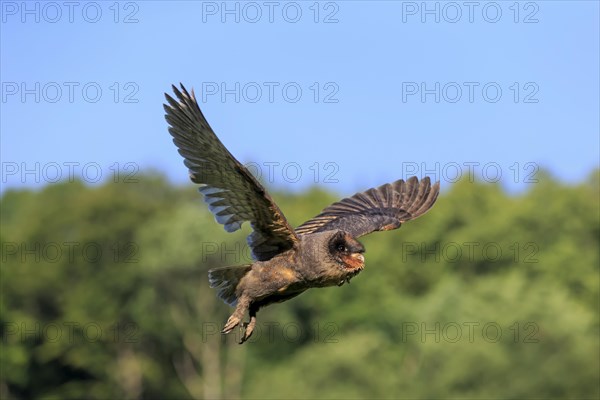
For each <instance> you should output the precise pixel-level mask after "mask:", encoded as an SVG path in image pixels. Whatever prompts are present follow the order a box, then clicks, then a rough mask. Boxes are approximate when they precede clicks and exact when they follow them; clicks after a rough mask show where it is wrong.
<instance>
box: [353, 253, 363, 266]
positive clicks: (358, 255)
mask: <svg viewBox="0 0 600 400" xmlns="http://www.w3.org/2000/svg"><path fill="white" fill-rule="evenodd" d="M350 257H352V258H354V259H355V260H357V261H359V262H360V263H361V264H364V263H365V256H363V255H362V254H361V253H352V254H350Z"/></svg>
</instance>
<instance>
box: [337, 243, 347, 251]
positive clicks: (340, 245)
mask: <svg viewBox="0 0 600 400" xmlns="http://www.w3.org/2000/svg"><path fill="white" fill-rule="evenodd" d="M337 249H338V251H346V246H344V245H343V244H338V247H337Z"/></svg>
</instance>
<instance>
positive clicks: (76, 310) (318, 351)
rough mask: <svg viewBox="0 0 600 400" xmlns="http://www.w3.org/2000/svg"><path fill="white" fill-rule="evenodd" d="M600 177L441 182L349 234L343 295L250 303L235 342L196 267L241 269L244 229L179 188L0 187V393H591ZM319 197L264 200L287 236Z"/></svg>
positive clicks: (595, 363) (160, 181) (153, 184)
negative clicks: (352, 259)
mask: <svg viewBox="0 0 600 400" xmlns="http://www.w3.org/2000/svg"><path fill="white" fill-rule="evenodd" d="M599 177H600V174H599V172H598V171H595V172H594V173H593V174H592V175H591V176H590V178H589V180H588V181H587V182H585V183H582V184H578V185H570V186H569V185H565V184H563V183H560V182H557V181H555V180H553V179H552V178H551V177H549V176H548V175H543V176H540V177H539V183H537V184H533V185H531V188H530V189H529V190H528V191H527V192H526V193H523V194H519V195H508V194H506V193H505V191H504V190H503V189H502V187H501V186H499V185H493V184H483V183H472V182H468V181H461V182H459V183H457V184H455V185H446V186H447V187H445V188H443V194H442V195H441V196H440V198H439V199H438V201H437V204H436V205H435V206H434V208H433V209H432V210H431V211H430V212H429V213H428V214H426V215H425V216H423V217H422V218H420V219H418V220H416V221H412V222H410V223H408V224H406V225H405V226H403V227H402V228H401V229H399V230H396V231H393V232H381V233H375V234H373V235H370V236H368V237H364V238H362V239H361V241H362V242H363V243H364V245H365V246H366V248H367V252H366V268H365V270H364V271H363V272H362V273H361V274H360V275H359V276H357V277H355V278H354V279H353V280H352V283H351V284H350V285H344V286H342V287H339V288H338V287H333V288H327V289H314V290H309V291H308V292H307V293H305V294H302V295H301V296H299V297H297V298H295V299H293V300H291V301H288V302H286V303H283V304H277V305H274V306H271V307H268V308H266V309H264V310H261V311H260V312H259V314H258V326H257V329H256V331H255V335H254V336H253V337H252V338H251V340H250V341H249V343H246V344H245V345H243V346H239V345H237V343H236V339H237V337H239V333H238V332H237V331H236V332H235V333H232V334H231V335H230V336H227V337H222V336H221V335H220V334H219V330H220V329H221V327H222V324H223V323H224V322H225V320H226V318H227V317H228V315H229V314H230V312H231V309H230V308H229V307H228V306H226V305H225V304H223V303H221V302H220V301H219V300H218V299H217V298H216V297H215V293H214V291H213V290H211V289H209V287H208V282H207V270H208V269H209V268H212V267H216V266H223V265H233V264H242V263H248V262H250V258H249V254H250V252H249V249H248V248H247V246H246V244H245V236H246V235H247V234H248V233H249V228H248V227H247V226H244V227H243V229H242V231H238V232H236V233H234V234H227V233H226V232H225V231H224V230H223V228H222V227H221V226H220V225H218V224H216V223H215V222H214V219H213V217H212V215H210V214H209V212H208V210H207V208H206V206H205V205H204V204H203V202H202V200H201V196H200V195H199V194H198V193H197V191H196V190H195V188H194V187H192V186H191V185H190V186H185V187H174V186H172V185H170V184H169V183H167V182H166V181H165V179H164V178H162V177H161V176H156V175H152V174H147V175H145V176H143V177H140V179H139V180H138V181H137V182H130V183H112V182H111V183H105V184H104V185H102V186H94V187H90V186H86V185H84V184H82V183H80V182H72V183H61V184H55V185H50V186H47V187H45V188H43V189H42V190H39V191H32V190H18V191H17V190H7V191H5V192H4V194H3V195H2V198H1V212H2V230H1V237H0V239H1V245H2V264H1V265H2V267H1V275H0V277H1V289H2V290H1V300H2V302H1V307H0V323H1V326H0V333H1V334H2V342H1V343H0V346H1V351H0V363H1V378H0V396H1V397H2V398H3V399H5V398H8V399H11V398H12V399H50V398H56V399H67V398H90V399H107V398H131V399H135V398H145V399H152V398H154V399H188V398H227V399H229V398H240V397H241V398H273V399H275V398H337V399H340V398H411V399H414V398H490V399H491V398H493V399H498V398H538V399H541V398H598V397H599V396H600V389H599V383H598V382H599V381H598V378H599V352H600V347H599V314H598V311H599V309H598V306H599V303H598V301H599V286H600V284H599V264H600V260H599V249H600V246H599V241H600V223H599V221H600V215H599V207H600V205H599V185H598V181H599ZM325 189H326V188H325ZM325 189H311V190H309V191H306V192H305V193H302V194H289V193H274V194H273V197H274V198H275V200H276V201H277V202H278V204H279V206H280V207H281V209H282V210H283V211H284V213H285V214H286V216H287V217H288V219H289V220H290V222H291V223H292V225H293V226H297V225H299V224H300V223H302V222H303V221H304V220H306V219H308V218H310V217H312V216H314V215H316V214H317V213H318V212H319V211H320V210H321V209H322V208H323V207H325V206H327V205H328V204H330V203H331V202H333V201H335V200H337V199H338V197H339V196H337V195H336V194H334V193H331V192H327V191H325Z"/></svg>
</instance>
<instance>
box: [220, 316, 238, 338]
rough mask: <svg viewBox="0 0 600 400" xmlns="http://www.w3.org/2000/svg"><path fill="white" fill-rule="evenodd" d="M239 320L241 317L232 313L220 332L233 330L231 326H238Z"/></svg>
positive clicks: (225, 332) (224, 332)
mask: <svg viewBox="0 0 600 400" xmlns="http://www.w3.org/2000/svg"><path fill="white" fill-rule="evenodd" d="M241 321H242V319H241V318H240V317H238V316H237V315H235V314H233V315H232V316H231V317H229V319H228V320H227V322H226V323H225V326H224V327H223V330H222V331H221V333H222V334H227V333H229V332H231V331H232V330H233V328H235V327H236V326H238V325H239V324H240V322H241Z"/></svg>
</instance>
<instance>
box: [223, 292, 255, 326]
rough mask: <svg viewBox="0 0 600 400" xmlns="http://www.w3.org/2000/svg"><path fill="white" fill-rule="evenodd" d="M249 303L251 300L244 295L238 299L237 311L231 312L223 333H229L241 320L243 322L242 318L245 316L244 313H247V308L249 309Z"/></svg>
mask: <svg viewBox="0 0 600 400" xmlns="http://www.w3.org/2000/svg"><path fill="white" fill-rule="evenodd" d="M249 305H250V301H249V300H248V298H246V297H244V296H242V297H241V298H240V299H239V300H238V304H237V306H236V308H235V311H234V312H233V314H231V316H230V317H229V319H228V320H227V322H226V323H225V326H224V327H223V330H222V331H221V333H223V334H227V333H229V332H231V331H232V330H233V328H235V327H236V326H238V325H239V324H240V322H242V318H244V315H245V314H246V310H248V307H249Z"/></svg>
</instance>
